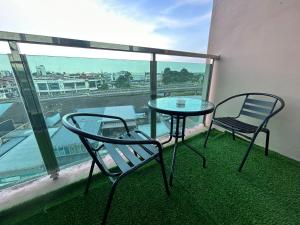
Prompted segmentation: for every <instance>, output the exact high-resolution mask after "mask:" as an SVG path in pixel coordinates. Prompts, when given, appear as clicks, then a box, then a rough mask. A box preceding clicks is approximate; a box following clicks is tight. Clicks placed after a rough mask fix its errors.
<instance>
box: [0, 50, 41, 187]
mask: <svg viewBox="0 0 300 225" xmlns="http://www.w3.org/2000/svg"><path fill="white" fill-rule="evenodd" d="M45 174H46V171H45V166H44V163H43V160H42V156H41V154H40V151H39V148H38V145H37V142H36V139H35V136H34V133H33V131H32V128H31V125H30V122H29V120H28V117H27V113H26V111H25V108H24V105H23V102H22V99H21V97H20V93H19V91H18V88H17V84H16V81H15V79H14V76H13V72H12V69H11V67H10V63H9V59H8V56H7V55H4V54H0V189H2V188H5V187H8V186H12V185H15V184H18V183H20V182H24V181H27V180H30V179H34V178H36V177H38V176H41V175H45Z"/></svg>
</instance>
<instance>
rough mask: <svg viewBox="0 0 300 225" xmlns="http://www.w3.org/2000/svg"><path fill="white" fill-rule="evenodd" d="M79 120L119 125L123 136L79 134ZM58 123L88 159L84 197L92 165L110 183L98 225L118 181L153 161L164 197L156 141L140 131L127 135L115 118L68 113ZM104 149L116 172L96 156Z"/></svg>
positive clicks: (159, 148)
mask: <svg viewBox="0 0 300 225" xmlns="http://www.w3.org/2000/svg"><path fill="white" fill-rule="evenodd" d="M80 117H81V118H82V117H84V118H85V119H86V118H88V117H99V118H110V119H114V120H116V121H119V122H121V123H123V125H124V131H125V133H124V134H123V135H121V136H120V137H119V138H110V137H104V136H101V135H98V134H92V133H89V132H87V131H83V130H82V129H81V128H80V122H78V118H80ZM76 119H77V120H76ZM62 122H63V125H64V126H65V127H66V128H67V129H68V130H70V131H71V132H73V133H75V134H77V135H78V136H79V138H80V140H81V142H82V143H83V145H84V146H85V148H86V150H87V151H88V153H89V154H90V156H91V157H92V164H91V168H90V173H89V177H88V181H87V186H86V189H85V193H87V192H88V189H89V186H90V183H91V178H92V174H93V170H94V166H95V164H96V165H97V166H98V167H99V169H100V171H101V172H102V174H103V175H105V176H107V177H109V179H110V181H111V182H112V188H111V191H110V193H109V197H108V200H107V203H106V208H105V211H104V216H103V219H102V224H105V223H106V220H107V216H108V213H109V209H110V206H111V202H112V198H113V195H114V193H115V190H116V186H117V184H118V183H119V181H120V180H121V179H123V178H124V177H126V176H127V175H129V174H131V173H132V172H134V171H135V170H137V169H138V168H140V167H142V166H143V165H145V164H146V163H148V162H150V161H152V160H154V159H155V160H156V161H157V162H158V163H159V164H160V168H161V172H162V175H163V181H164V185H165V190H166V193H167V194H168V195H169V194H170V192H169V187H168V182H167V178H166V173H165V167H164V163H163V155H162V146H161V144H160V143H159V142H158V141H156V140H153V139H151V138H150V137H148V136H147V135H146V134H145V133H143V132H141V131H138V130H135V131H129V129H128V126H127V124H126V122H125V120H124V119H122V118H120V117H116V116H109V115H100V114H92V113H72V114H68V115H65V116H64V117H63V119H62ZM96 143H99V145H98V146H97V147H95V144H96ZM104 149H105V150H106V151H107V154H108V155H110V157H111V158H112V159H113V161H114V162H115V164H116V165H117V168H115V169H114V170H113V171H111V170H110V169H109V168H108V167H107V166H106V164H105V163H104V161H103V159H102V157H101V155H100V154H99V153H100V152H101V151H103V150H104ZM116 170H117V171H116Z"/></svg>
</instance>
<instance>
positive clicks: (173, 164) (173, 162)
mask: <svg viewBox="0 0 300 225" xmlns="http://www.w3.org/2000/svg"><path fill="white" fill-rule="evenodd" d="M177 142H178V138H175V145H174V150H173V158H172V166H171V172H170V178H169V184H170V186H173V173H174V168H175V161H176V152H177Z"/></svg>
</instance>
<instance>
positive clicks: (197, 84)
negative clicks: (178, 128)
mask: <svg viewBox="0 0 300 225" xmlns="http://www.w3.org/2000/svg"><path fill="white" fill-rule="evenodd" d="M210 69H211V64H206V63H204V62H202V63H201V62H193V63H191V62H167V61H159V62H157V96H158V97H167V96H191V97H195V98H202V99H204V100H205V99H206V93H207V87H208V78H209V74H210ZM202 123H203V117H202V116H192V117H188V118H187V121H186V128H194V127H196V126H198V125H200V124H202ZM169 128H170V117H169V116H168V115H163V114H159V113H158V114H157V128H156V133H157V136H163V135H166V134H168V133H169Z"/></svg>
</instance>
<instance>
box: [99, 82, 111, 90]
mask: <svg viewBox="0 0 300 225" xmlns="http://www.w3.org/2000/svg"><path fill="white" fill-rule="evenodd" d="M98 89H99V90H101V91H105V90H108V89H109V86H108V84H107V83H103V84H101V86H100V87H98Z"/></svg>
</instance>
